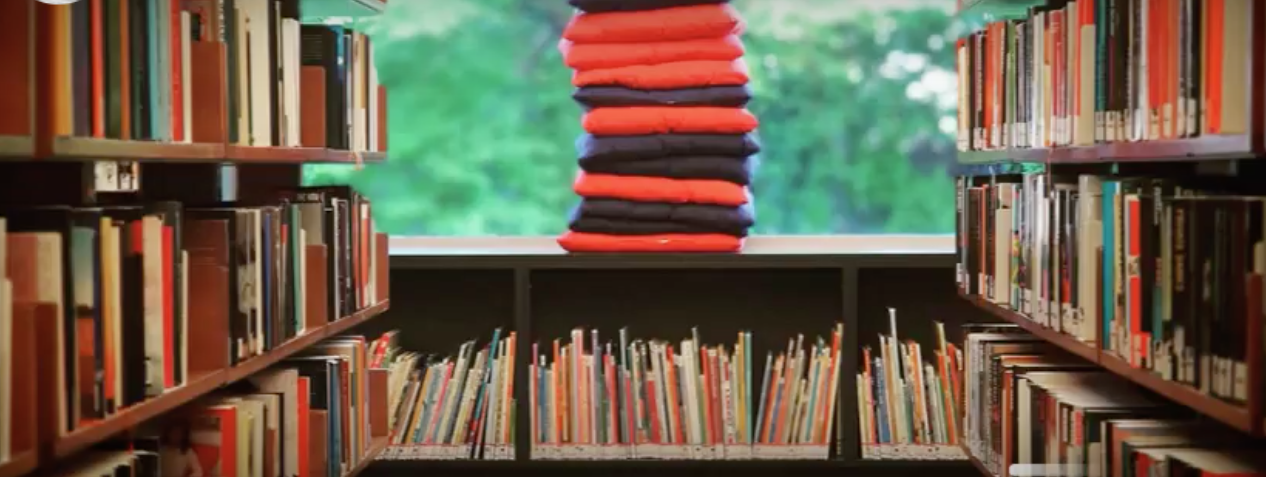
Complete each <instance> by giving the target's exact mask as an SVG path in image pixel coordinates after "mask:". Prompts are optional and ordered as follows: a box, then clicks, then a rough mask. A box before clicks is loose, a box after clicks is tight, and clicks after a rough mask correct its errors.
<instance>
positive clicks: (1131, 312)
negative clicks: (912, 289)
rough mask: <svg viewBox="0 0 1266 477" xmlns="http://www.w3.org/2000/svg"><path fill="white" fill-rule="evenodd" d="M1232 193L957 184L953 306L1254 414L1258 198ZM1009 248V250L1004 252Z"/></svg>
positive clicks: (1141, 185)
mask: <svg viewBox="0 0 1266 477" xmlns="http://www.w3.org/2000/svg"><path fill="white" fill-rule="evenodd" d="M1239 187H1240V186H1239V185H1237V184H1236V183H1235V182H1234V181H1231V180H1213V179H1202V178H1176V177H1155V178H1153V177H1145V176H1144V177H1119V176H1099V175H1091V174H1082V175H1076V176H1073V175H1062V174H1022V175H1005V176H1003V175H999V176H993V177H988V178H983V177H982V178H974V177H960V178H959V179H958V188H959V192H958V194H957V195H958V197H959V208H958V210H959V211H958V220H959V224H960V231H959V234H960V240H959V241H958V248H957V254H958V257H959V258H958V267H957V273H958V284H959V290H960V292H961V293H963V294H965V295H968V296H970V297H973V298H976V299H978V300H981V301H984V302H988V303H990V304H991V305H993V306H998V307H1001V308H1003V309H1006V310H1009V311H1013V312H1015V313H1017V314H1019V315H1021V316H1023V317H1024V318H1025V319H1029V320H1032V321H1033V322H1034V323H1035V324H1037V325H1039V326H1041V327H1043V328H1047V329H1050V330H1052V331H1054V332H1056V333H1059V334H1062V335H1067V336H1069V337H1071V338H1073V339H1074V340H1076V341H1077V342H1081V343H1085V344H1086V349H1087V350H1090V351H1091V352H1093V353H1096V354H1097V356H1098V358H1099V360H1100V361H1102V360H1105V359H1108V360H1116V361H1120V362H1123V363H1125V364H1126V365H1128V366H1130V367H1133V368H1138V369H1142V370H1146V371H1147V372H1148V373H1150V374H1154V375H1155V376H1157V377H1160V378H1161V379H1164V380H1167V381H1172V382H1175V383H1179V384H1181V385H1183V386H1186V387H1189V388H1191V389H1193V390H1196V391H1198V392H1199V393H1203V394H1206V395H1209V396H1210V397H1211V398H1214V399H1218V400H1223V401H1227V402H1230V403H1232V404H1235V405H1238V406H1248V405H1249V403H1257V402H1261V400H1262V399H1263V396H1261V395H1260V390H1257V389H1256V388H1255V387H1254V386H1255V385H1253V384H1252V382H1253V381H1254V378H1253V376H1258V375H1260V374H1261V372H1262V368H1261V366H1262V365H1261V363H1259V362H1258V361H1260V360H1256V359H1253V358H1251V357H1252V356H1256V355H1258V354H1259V353H1260V352H1261V349H1262V346H1263V338H1262V336H1263V335H1262V333H1261V326H1262V320H1261V310H1262V309H1263V296H1262V290H1263V288H1262V283H1263V282H1262V280H1263V275H1264V274H1266V227H1264V226H1263V224H1264V223H1266V197H1263V196H1260V195H1242V194H1240V193H1239V191H1240V190H1241V189H1240V188H1239ZM1006 244H1009V245H1006Z"/></svg>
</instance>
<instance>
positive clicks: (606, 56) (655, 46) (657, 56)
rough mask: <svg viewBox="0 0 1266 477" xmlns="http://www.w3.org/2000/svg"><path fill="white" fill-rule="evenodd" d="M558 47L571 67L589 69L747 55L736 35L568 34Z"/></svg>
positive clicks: (723, 58) (720, 58)
mask: <svg viewBox="0 0 1266 477" xmlns="http://www.w3.org/2000/svg"><path fill="white" fill-rule="evenodd" d="M558 51H559V52H560V53H562V54H563V63H564V64H566V65H567V66H568V67H569V68H572V69H575V70H581V71H585V70H600V69H607V68H620V67H624V66H637V65H658V64H662V63H675V62H678V61H734V60H737V59H739V58H742V57H743V42H742V40H739V37H738V36H736V35H726V36H721V37H716V38H700V39H697V40H682V41H656V42H649V43H575V42H573V41H571V40H568V39H566V38H564V39H562V40H559V41H558Z"/></svg>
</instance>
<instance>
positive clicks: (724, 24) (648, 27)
mask: <svg viewBox="0 0 1266 477" xmlns="http://www.w3.org/2000/svg"><path fill="white" fill-rule="evenodd" d="M742 32H743V20H742V19H741V18H740V17H739V14H738V12H736V11H734V9H733V8H731V7H730V6H729V5H725V4H720V3H718V4H709V5H691V6H685V7H674V8H662V9H658V10H644V11H635V12H608V13H577V14H575V15H573V16H572V17H571V21H569V22H568V23H567V27H566V28H564V29H563V38H564V39H567V40H570V41H573V42H576V43H645V42H658V41H680V40H697V39H700V38H717V37H722V36H726V35H737V34H739V33H742Z"/></svg>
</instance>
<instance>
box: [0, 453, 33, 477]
mask: <svg viewBox="0 0 1266 477" xmlns="http://www.w3.org/2000/svg"><path fill="white" fill-rule="evenodd" d="M39 462H40V460H39V456H38V455H36V452H35V451H34V450H31V451H26V452H23V453H21V454H18V455H15V456H12V457H10V458H9V460H8V461H6V462H4V463H0V477H18V476H21V475H26V474H29V473H31V472H34V471H35V468H36V467H38V466H39Z"/></svg>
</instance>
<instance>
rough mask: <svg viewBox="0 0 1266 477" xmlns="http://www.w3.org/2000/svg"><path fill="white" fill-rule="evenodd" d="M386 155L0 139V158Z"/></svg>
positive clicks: (288, 159)
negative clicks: (42, 142) (46, 142)
mask: <svg viewBox="0 0 1266 477" xmlns="http://www.w3.org/2000/svg"><path fill="white" fill-rule="evenodd" d="M386 155H387V154H386V153H385V152H357V151H344V150H338V149H327V148H319V147H255V146H236V145H225V144H216V143H169V142H156V141H126V140H120V139H104V138H93V137H66V136H63V137H56V138H53V139H52V140H50V141H49V143H48V144H37V143H36V141H35V140H34V139H32V138H30V137H23V136H0V160H23V161H26V160H30V159H31V158H35V159H36V160H37V161H98V160H123V161H149V162H175V163H239V164H306V163H326V164H331V163H332V164H338V163H346V164H355V163H371V162H382V161H383V160H384V159H385V158H386Z"/></svg>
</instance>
